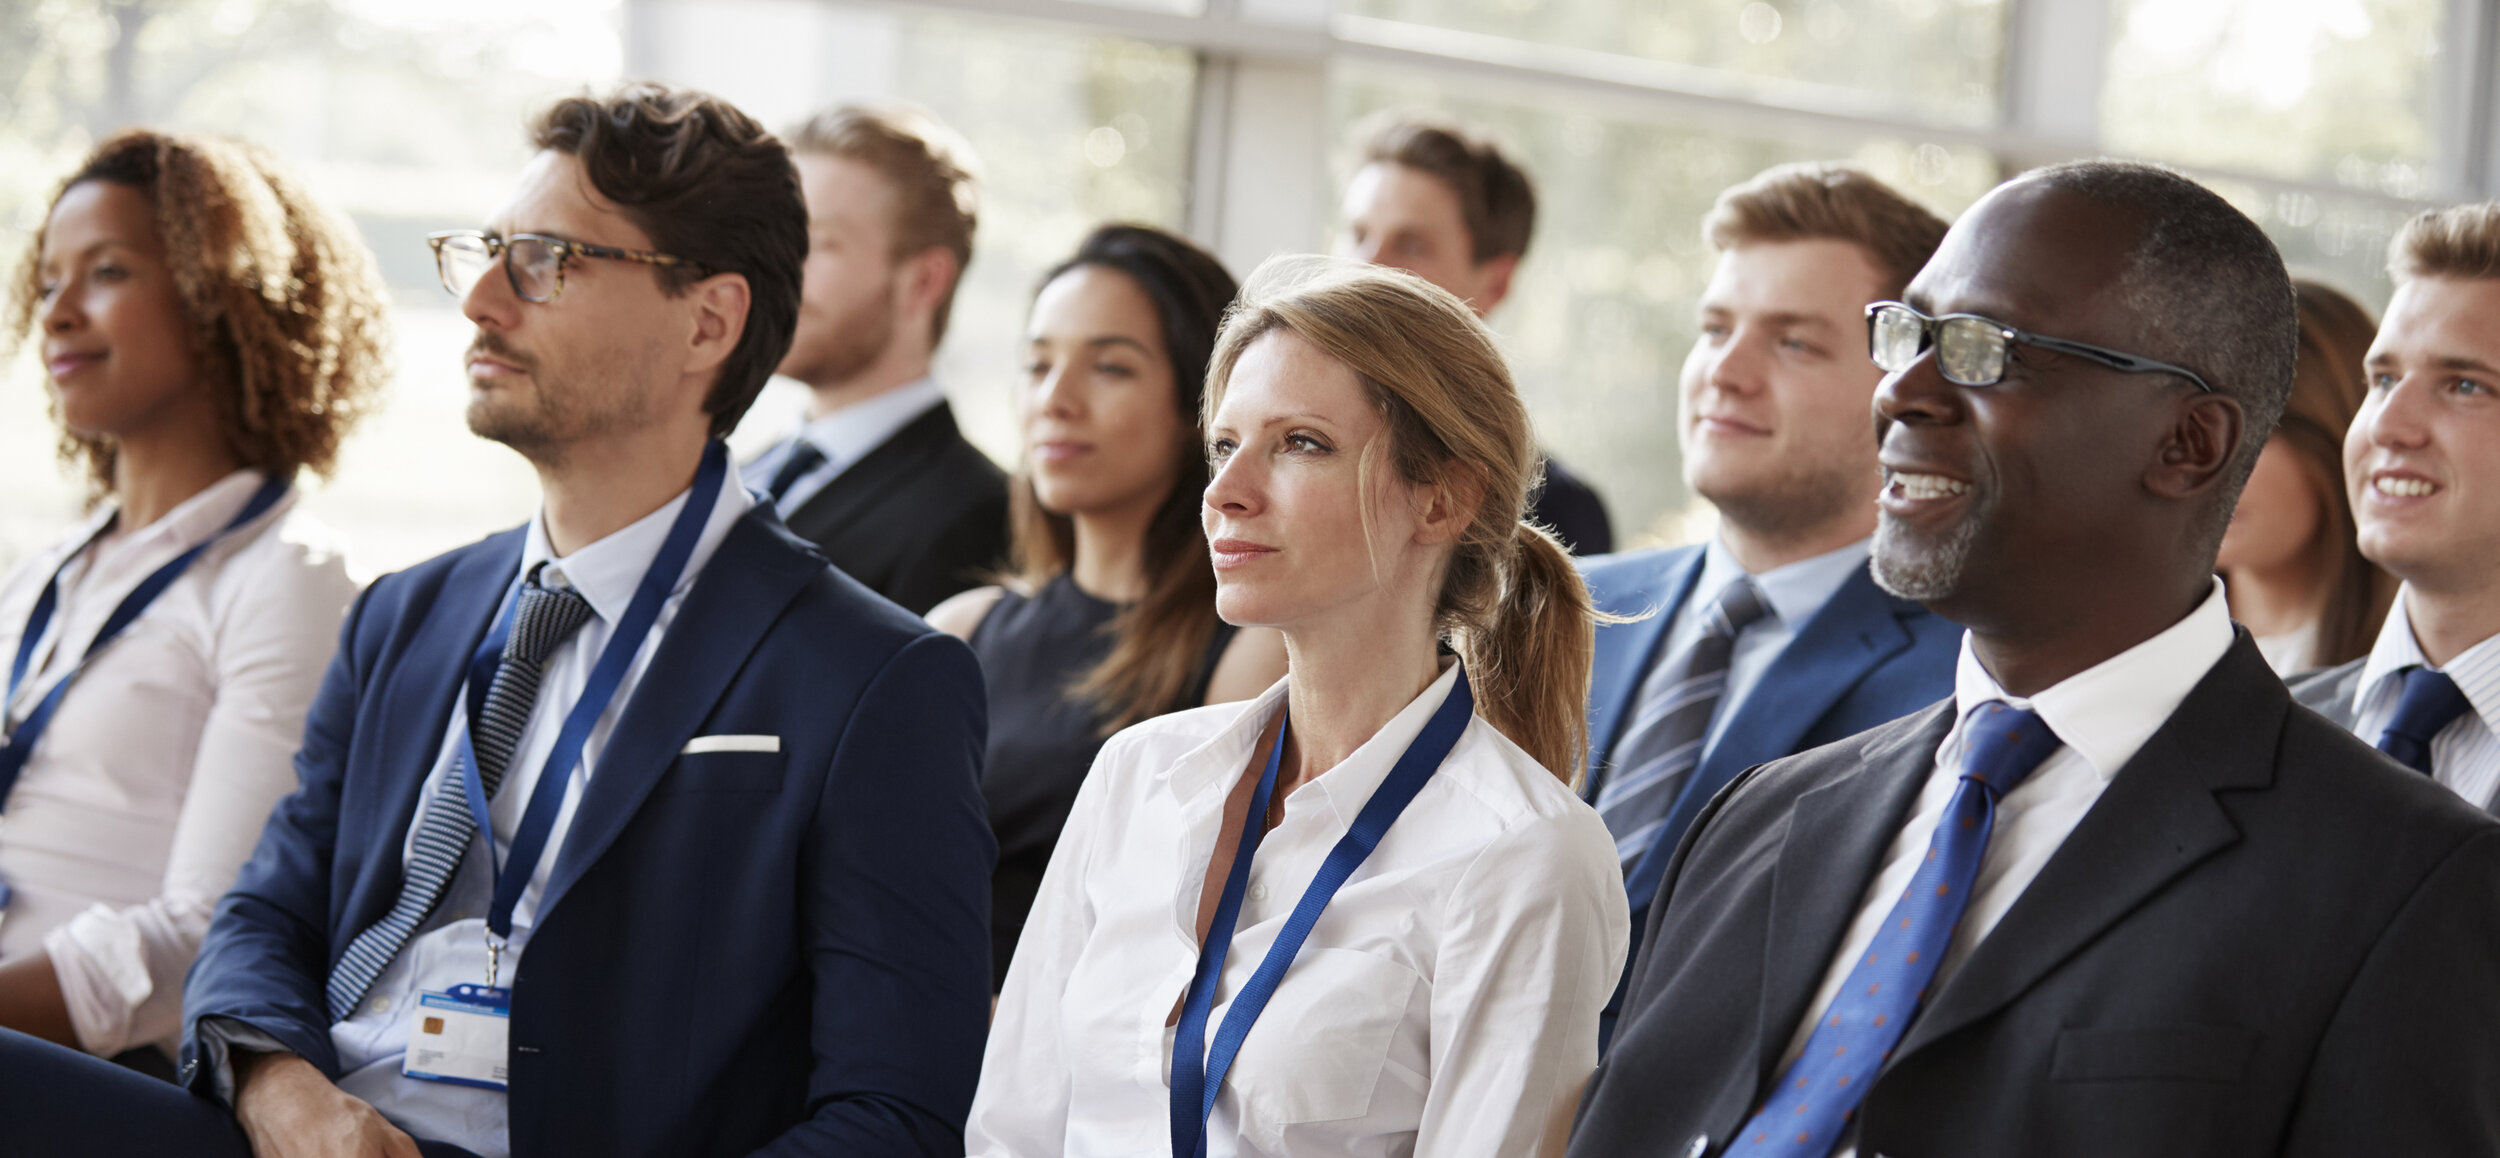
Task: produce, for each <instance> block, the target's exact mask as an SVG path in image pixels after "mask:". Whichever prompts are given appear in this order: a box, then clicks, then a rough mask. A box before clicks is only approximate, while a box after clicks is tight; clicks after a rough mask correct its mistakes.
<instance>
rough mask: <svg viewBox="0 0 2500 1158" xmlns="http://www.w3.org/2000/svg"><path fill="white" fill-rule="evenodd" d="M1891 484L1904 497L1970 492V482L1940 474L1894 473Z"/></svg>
mask: <svg viewBox="0 0 2500 1158" xmlns="http://www.w3.org/2000/svg"><path fill="white" fill-rule="evenodd" d="M1892 485H1893V487H1894V488H1895V489H1897V490H1898V491H1899V492H1900V494H1901V497H1902V498H1905V499H1941V498H1945V497H1947V496H1949V495H1960V494H1968V493H1970V484H1969V483H1966V482H1963V481H1962V480H1960V479H1951V478H1946V477H1944V476H1943V475H1940V474H1896V475H1894V476H1892Z"/></svg>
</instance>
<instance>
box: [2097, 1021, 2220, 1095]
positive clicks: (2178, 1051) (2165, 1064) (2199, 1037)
mask: <svg viewBox="0 0 2500 1158" xmlns="http://www.w3.org/2000/svg"><path fill="white" fill-rule="evenodd" d="M2256 1048H2257V1034H2256V1033H2255V1032H2253V1031H2250V1030H2245V1029H2240V1028H2238V1027H2236V1026H2228V1025H2151V1026H2128V1027H2123V1028H2102V1027H2091V1028H2076V1029H2068V1030H2062V1031H2060V1032H2059V1033H2058V1035H2057V1052H2056V1054H2055V1056H2054V1057H2053V1059H2052V1060H2051V1062H2050V1064H2049V1078H2050V1080H2052V1081H2060V1082H2125V1081H2172V1082H2236V1081H2238V1080H2240V1076H2241V1074H2242V1073H2244V1072H2245V1071H2246V1070H2247V1069H2248V1058H2249V1055H2250V1054H2251V1053H2253V1052H2255V1051H2256Z"/></svg>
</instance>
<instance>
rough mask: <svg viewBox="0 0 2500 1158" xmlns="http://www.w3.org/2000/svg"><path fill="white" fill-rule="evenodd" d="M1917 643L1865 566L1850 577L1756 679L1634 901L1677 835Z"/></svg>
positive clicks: (1636, 872)
mask: <svg viewBox="0 0 2500 1158" xmlns="http://www.w3.org/2000/svg"><path fill="white" fill-rule="evenodd" d="M1913 642H1914V641H1913V640H1912V639H1911V637H1910V632H1909V630H1908V629H1907V628H1904V627H1902V626H1901V620H1900V617H1899V612H1898V611H1897V610H1896V605H1895V603H1894V601H1893V599H1892V597H1891V596H1889V595H1886V594H1884V592H1883V589H1882V588H1880V587H1877V586H1875V578H1874V576H1873V575H1872V574H1870V573H1869V572H1868V571H1867V570H1866V568H1864V567H1860V568H1858V569H1857V570H1856V571H1854V572H1852V573H1851V574H1850V576H1849V579H1848V581H1847V582H1844V583H1842V584H1841V585H1840V589H1839V590H1838V591H1836V592H1834V593H1833V594H1832V597H1831V599H1830V600H1829V601H1828V602H1826V603H1824V605H1823V609H1822V610H1821V611H1818V612H1816V613H1815V615H1814V618H1812V619H1810V620H1807V621H1806V625H1805V627H1804V628H1802V629H1800V630H1799V631H1798V632H1797V635H1796V637H1795V638H1793V639H1791V640H1789V641H1788V646H1786V647H1784V648H1781V649H1780V654H1779V656H1778V658H1776V659H1774V660H1772V661H1771V666H1770V667H1769V668H1768V669H1766V670H1764V671H1763V673H1762V678H1761V679H1759V680H1757V681H1755V683H1754V685H1753V689H1754V693H1755V694H1751V695H1748V696H1746V697H1745V701H1744V702H1743V703H1742V704H1740V705H1738V707H1737V709H1736V716H1735V718H1733V719H1730V720H1729V721H1728V723H1727V727H1726V728H1725V729H1724V730H1722V731H1721V732H1720V733H1719V738H1718V739H1717V741H1715V742H1713V743H1712V744H1711V745H1710V747H1709V749H1708V750H1706V751H1704V752H1703V753H1702V759H1701V763H1700V764H1699V765H1698V766H1697V767H1695V768H1694V769H1693V774H1692V775H1691V776H1690V777H1687V778H1686V779H1685V781H1684V787H1683V789H1682V790H1681V791H1679V792H1678V793H1677V794H1676V799H1675V806H1674V807H1672V808H1670V809H1668V810H1667V823H1666V827H1665V828H1664V829H1662V830H1661V832H1662V833H1664V834H1666V835H1665V836H1663V837H1662V838H1661V839H1660V840H1658V841H1657V842H1655V843H1653V844H1651V845H1650V847H1649V852H1648V853H1646V854H1644V855H1643V856H1642V858H1641V861H1640V863H1639V864H1637V865H1635V866H1634V867H1633V871H1632V875H1631V878H1630V879H1629V880H1628V881H1627V882H1626V887H1628V888H1630V889H1631V891H1632V897H1633V900H1634V903H1635V904H1636V905H1637V904H1641V903H1645V901H1646V899H1647V898H1648V897H1649V896H1650V894H1652V893H1655V892H1656V891H1657V890H1658V882H1659V879H1660V878H1661V877H1663V876H1664V875H1665V874H1666V862H1667V861H1668V859H1669V858H1671V857H1673V856H1674V855H1675V844H1676V842H1675V840H1674V839H1673V838H1674V837H1675V836H1679V835H1681V834H1682V833H1683V831H1684V829H1685V827H1686V826H1687V825H1690V824H1691V823H1692V822H1693V818H1694V817H1695V816H1698V815H1700V814H1701V810H1702V809H1703V808H1706V807H1708V806H1709V804H1710V800H1711V798H1712V797H1714V796H1717V795H1718V794H1719V790H1720V789H1722V788H1725V787H1727V784H1728V781H1730V780H1734V779H1735V778H1736V776H1737V774H1738V773H1740V772H1743V771H1744V770H1745V769H1747V768H1751V767H1753V766H1754V765H1756V764H1760V763H1762V762H1764V761H1766V760H1777V759H1779V758H1780V757H1782V756H1787V755H1790V754H1793V753H1794V752H1796V751H1797V748H1798V742H1799V741H1801V740H1803V739H1804V738H1805V734H1806V730H1807V729H1809V728H1811V727H1813V726H1814V724H1815V722H1816V721H1817V720H1820V719H1822V718H1823V713H1825V712H1828V711H1830V710H1831V707H1832V705H1833V704H1836V703H1838V702H1840V697H1842V696H1844V695H1847V694H1849V689H1851V688H1853V687H1856V686H1858V681H1859V680H1862V679H1865V678H1866V673H1868V672H1870V671H1873V670H1875V667H1876V665H1878V664H1881V663H1883V662H1884V661H1885V660H1888V659H1891V658H1892V657H1893V656H1895V655H1899V654H1900V653H1901V652H1902V651H1904V650H1906V649H1907V648H1908V647H1909V646H1910V645H1911V643H1913Z"/></svg>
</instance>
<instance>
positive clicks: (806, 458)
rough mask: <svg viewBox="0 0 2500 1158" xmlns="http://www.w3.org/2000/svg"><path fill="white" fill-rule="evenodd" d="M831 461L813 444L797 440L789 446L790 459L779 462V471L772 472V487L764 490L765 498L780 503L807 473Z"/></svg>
mask: <svg viewBox="0 0 2500 1158" xmlns="http://www.w3.org/2000/svg"><path fill="white" fill-rule="evenodd" d="M831 461H833V460H832V459H829V458H826V457H825V452H824V451H821V450H818V449H816V444H815V443H813V442H809V441H808V440H806V439H804V438H802V439H798V440H797V441H796V442H794V443H792V444H791V447H790V457H788V458H785V459H783V460H781V469H780V470H777V471H774V472H773V481H772V485H771V486H768V487H766V488H764V494H765V496H766V497H768V498H770V499H772V501H774V502H776V503H778V502H780V501H781V500H782V499H783V498H784V497H785V496H787V495H788V494H789V493H790V488H791V487H794V486H797V485H799V480H800V479H802V478H805V477H807V474H808V472H809V471H812V470H815V469H816V468H818V467H820V466H823V465H825V464H826V463H828V462H831Z"/></svg>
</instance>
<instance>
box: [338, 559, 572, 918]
mask: <svg viewBox="0 0 2500 1158" xmlns="http://www.w3.org/2000/svg"><path fill="white" fill-rule="evenodd" d="M524 533H525V532H524V531H523V530H520V529H515V530H511V531H506V532H504V533H502V534H500V535H497V536H495V537H493V538H490V539H488V540H487V541H486V542H485V543H483V544H481V545H480V546H479V547H478V548H476V549H475V550H472V551H471V552H470V553H469V554H468V556H467V557H466V558H463V559H461V560H460V561H459V562H458V563H455V564H453V566H452V569H451V573H450V574H449V575H446V576H444V578H443V583H442V586H441V587H440V588H439V589H438V594H437V595H436V596H435V599H434V605H433V607H431V608H430V609H428V610H427V611H426V613H425V618H424V620H423V622H422V623H421V624H419V625H418V627H417V629H416V632H415V634H414V635H413V636H412V637H411V638H410V639H409V641H408V648H407V650H406V651H404V652H402V653H401V654H399V655H398V656H396V657H388V656H386V657H384V662H387V663H390V664H391V665H392V670H391V674H390V677H389V678H390V682H389V685H388V686H389V688H390V689H391V690H390V692H389V693H388V694H389V695H390V697H391V703H390V704H389V705H388V710H386V711H384V712H382V713H380V714H379V720H378V722H379V723H380V724H381V727H380V728H379V729H378V730H377V734H376V735H375V736H374V738H373V740H372V748H371V751H372V752H373V753H374V754H373V756H372V760H373V763H374V765H375V767H376V771H377V772H378V773H379V776H378V778H377V782H378V783H379V784H380V785H381V786H382V787H381V790H380V792H379V793H378V794H377V795H376V796H375V798H374V801H373V803H374V806H375V807H376V808H377V809H379V810H380V816H379V819H378V820H377V821H376V827H375V828H374V829H373V830H372V833H371V835H372V837H373V839H371V840H366V841H350V842H342V843H343V845H344V849H343V855H346V856H349V857H370V858H378V860H379V863H380V864H381V865H382V866H384V867H385V869H386V870H387V871H381V872H365V871H358V872H354V873H353V877H352V879H353V880H355V882H356V883H355V885H354V887H353V888H352V889H351V890H350V893H349V896H348V898H347V906H346V908H345V909H344V910H343V913H344V918H345V921H344V927H345V928H346V929H348V930H350V931H351V933H352V932H355V931H361V930H363V929H364V928H365V927H366V926H368V925H371V924H372V923H373V922H375V921H377V920H380V919H381V917H382V914H384V913H386V912H388V911H389V910H390V907H391V906H392V905H394V904H396V903H398V901H399V890H400V883H401V880H402V873H403V871H404V866H403V865H402V864H401V858H400V849H401V848H402V847H403V846H404V845H405V843H406V840H407V835H408V830H409V827H410V826H411V825H413V824H414V823H415V821H416V814H417V805H418V802H419V799H420V797H422V796H423V794H424V789H425V778H426V777H427V776H428V775H429V774H431V773H432V772H433V771H434V763H435V761H436V760H437V759H439V758H440V757H441V756H442V752H443V737H444V735H445V730H446V729H448V728H449V727H450V726H451V710H452V703H453V701H454V700H456V699H457V698H458V697H459V695H460V685H461V681H462V680H464V679H466V678H467V677H468V672H467V670H466V668H467V666H468V662H469V656H470V655H472V654H473V653H475V652H476V651H477V646H478V643H479V641H481V640H483V639H485V638H486V629H487V628H488V627H489V626H491V625H492V624H493V621H494V618H495V609H496V608H497V607H500V606H502V604H503V596H504V591H505V589H507V588H509V587H510V586H511V585H512V577H513V575H514V573H515V572H516V571H517V570H518V569H519V568H520V565H521V539H522V536H523V534H524ZM403 700H404V701H405V703H404V707H403ZM350 767H351V768H352V767H354V765H353V764H351V765H350ZM334 948H335V949H336V951H337V952H340V953H344V952H346V950H347V941H346V939H344V938H340V939H335V943H334Z"/></svg>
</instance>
